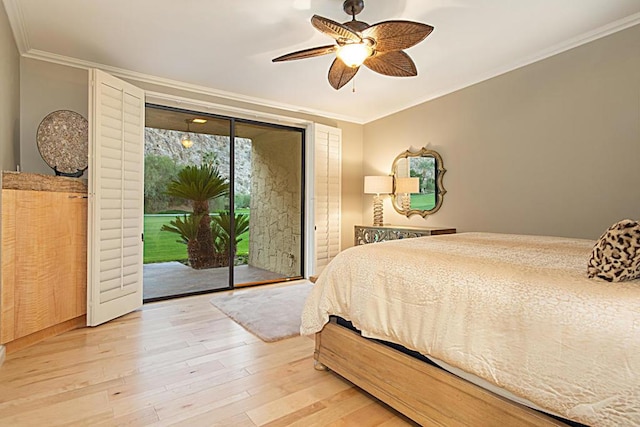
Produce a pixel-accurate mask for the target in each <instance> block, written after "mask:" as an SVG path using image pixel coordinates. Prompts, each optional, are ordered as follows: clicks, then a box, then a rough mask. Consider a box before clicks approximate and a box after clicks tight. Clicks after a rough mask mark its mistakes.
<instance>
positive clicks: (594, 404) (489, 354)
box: [301, 233, 640, 426]
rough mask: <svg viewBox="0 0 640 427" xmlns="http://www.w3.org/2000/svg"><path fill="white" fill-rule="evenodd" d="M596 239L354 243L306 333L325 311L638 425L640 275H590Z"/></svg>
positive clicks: (594, 413)
mask: <svg viewBox="0 0 640 427" xmlns="http://www.w3.org/2000/svg"><path fill="white" fill-rule="evenodd" d="M593 244H594V241H590V240H582V239H565V238H553V237H544V236H523V235H503V234H490V233H461V234H457V235H445V236H431V237H423V238H416V239H407V240H401V241H393V242H384V243H377V244H373V245H364V246H358V247H354V248H350V249H348V250H346V251H343V252H342V253H340V254H339V255H338V256H337V257H336V258H335V259H334V261H332V262H331V263H330V264H329V266H327V268H326V269H325V270H324V271H323V273H322V274H321V275H320V277H319V278H318V281H317V283H316V286H315V287H314V289H313V290H312V292H311V294H310V296H309V298H308V300H307V303H306V304H305V308H304V311H303V316H302V326H301V333H303V334H312V333H315V332H318V331H320V330H321V329H322V326H323V325H324V324H325V323H326V322H327V321H328V318H329V315H337V316H340V317H343V318H345V319H348V320H350V321H351V322H353V324H354V326H355V327H357V328H358V329H359V330H361V331H362V334H363V336H365V337H369V338H376V339H381V340H386V341H390V342H394V343H399V344H401V345H403V346H405V347H407V348H408V349H411V350H415V351H418V352H419V353H421V354H424V355H428V356H429V357H431V358H433V359H435V360H439V361H441V362H443V363H445V364H447V365H449V366H450V367H452V368H455V369H459V370H461V371H462V372H465V373H469V374H472V375H474V376H476V377H478V378H480V379H482V380H484V381H486V382H488V383H489V384H493V385H495V386H497V387H499V388H501V389H504V390H507V391H508V392H509V393H512V394H513V395H514V396H517V397H519V398H523V399H526V400H528V401H530V402H531V403H532V404H534V405H536V406H537V407H539V408H541V409H543V410H545V411H546V412H550V413H555V414H558V415H560V416H562V417H564V418H567V419H570V420H573V421H577V422H580V423H584V424H588V425H594V426H598V425H602V426H623V425H628V426H631V425H640V408H639V407H638V402H640V352H638V351H637V349H638V348H640V281H638V280H636V281H631V282H623V283H615V284H614V283H609V282H604V281H600V280H593V279H588V278H586V262H587V259H588V256H589V253H590V250H591V248H592V247H593Z"/></svg>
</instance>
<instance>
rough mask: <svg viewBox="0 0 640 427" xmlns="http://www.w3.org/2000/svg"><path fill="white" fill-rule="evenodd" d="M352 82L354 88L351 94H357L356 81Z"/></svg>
mask: <svg viewBox="0 0 640 427" xmlns="http://www.w3.org/2000/svg"><path fill="white" fill-rule="evenodd" d="M352 82H353V88H352V89H351V93H356V79H353V80H352Z"/></svg>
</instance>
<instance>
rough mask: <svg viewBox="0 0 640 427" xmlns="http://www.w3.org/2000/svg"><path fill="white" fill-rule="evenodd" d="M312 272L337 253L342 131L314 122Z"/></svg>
mask: <svg viewBox="0 0 640 427" xmlns="http://www.w3.org/2000/svg"><path fill="white" fill-rule="evenodd" d="M314 137H315V139H314V145H315V150H314V157H315V226H316V233H315V241H316V274H320V272H321V271H322V269H324V267H326V265H327V264H328V263H329V261H331V260H332V259H333V258H334V257H335V256H336V255H337V254H338V252H340V204H341V202H340V200H341V196H340V193H341V185H340V180H341V174H342V169H341V148H342V147H341V145H342V131H341V130H340V129H338V128H333V127H330V126H324V125H319V124H316V125H315V132H314Z"/></svg>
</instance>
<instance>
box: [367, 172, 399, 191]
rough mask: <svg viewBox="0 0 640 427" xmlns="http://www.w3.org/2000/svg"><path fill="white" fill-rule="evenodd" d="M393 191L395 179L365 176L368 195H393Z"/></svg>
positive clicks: (387, 176) (386, 176) (388, 176)
mask: <svg viewBox="0 0 640 427" xmlns="http://www.w3.org/2000/svg"><path fill="white" fill-rule="evenodd" d="M392 191H393V177H392V176H390V175H384V176H365V177H364V192H365V193H366V194H391V192H392Z"/></svg>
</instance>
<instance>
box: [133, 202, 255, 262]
mask: <svg viewBox="0 0 640 427" xmlns="http://www.w3.org/2000/svg"><path fill="white" fill-rule="evenodd" d="M238 211H240V210H238ZM246 211H247V212H246V213H248V209H247V210H246ZM173 219H175V215H145V216H144V261H143V262H144V263H145V264H148V263H152V262H168V261H184V260H186V259H187V245H185V244H183V243H179V242H177V240H179V239H180V236H178V235H177V234H175V233H170V232H168V231H160V228H162V225H163V224H169V221H171V220H173ZM240 237H241V238H242V240H241V241H240V243H238V251H237V254H238V255H246V254H248V253H249V233H248V232H247V233H245V234H243V235H241V236H240Z"/></svg>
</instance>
